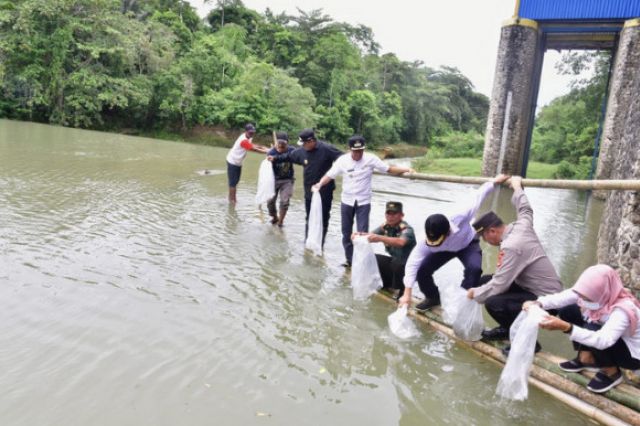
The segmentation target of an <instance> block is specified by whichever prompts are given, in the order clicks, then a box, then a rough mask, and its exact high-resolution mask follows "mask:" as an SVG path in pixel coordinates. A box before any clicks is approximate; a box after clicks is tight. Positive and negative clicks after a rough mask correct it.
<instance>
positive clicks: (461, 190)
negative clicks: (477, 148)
mask: <svg viewBox="0 0 640 426" xmlns="http://www.w3.org/2000/svg"><path fill="white" fill-rule="evenodd" d="M225 155H226V149H221V148H210V147H205V146H197V145H189V144H185V143H176V142H167V141H159V140H152V139H144V138H135V137H127V136H121V135H115V134H109V133H100V132H89V131H81V130H72V129H66V128H61V127H53V126H46V125H40V124H31V123H19V122H12V121H6V120H0V329H1V332H0V370H1V371H2V375H0V388H2V389H3V396H2V398H0V424H4V425H176V424H183V425H247V424H250V425H299V424H317V425H325V424H331V425H360V424H361V425H372V424H373V425H393V424H400V425H414V424H415V425H423V424H451V425H461V424H464V425H512V424H551V423H562V424H564V425H574V424H575V425H584V424H586V423H588V422H589V420H587V419H586V418H585V417H584V416H582V415H580V414H578V413H576V412H574V411H573V410H571V409H570V408H568V407H567V406H565V405H564V404H562V403H560V402H558V401H556V400H555V399H553V398H551V397H549V396H547V395H546V394H544V393H542V392H540V391H538V390H537V389H535V388H531V389H530V397H529V399H528V400H527V401H525V402H520V403H514V402H507V401H501V400H500V399H498V398H496V397H495V396H494V392H495V387H496V384H497V382H498V378H499V375H500V372H501V369H500V367H499V366H496V365H494V364H492V363H490V362H488V361H486V360H483V359H481V358H479V357H477V356H476V355H474V354H473V353H471V352H470V351H469V350H467V349H466V348H465V347H463V346H461V345H458V344H456V342H455V341H453V340H451V339H449V338H447V337H446V336H443V335H441V334H438V333H436V332H434V331H433V330H431V329H428V328H424V327H421V328H420V330H421V336H420V337H419V338H416V339H412V340H409V341H401V340H399V339H397V338H395V337H394V336H393V335H391V334H390V332H389V330H388V327H387V322H386V318H387V315H389V314H390V313H391V312H392V310H393V307H392V306H391V305H390V304H388V303H386V302H384V301H381V300H378V299H375V298H374V299H372V300H369V301H367V302H356V301H354V300H353V298H352V294H351V289H350V288H349V276H348V274H346V273H345V271H344V270H343V268H342V267H340V266H339V265H340V263H341V262H342V261H343V255H342V247H341V245H340V236H339V233H340V231H339V204H338V203H337V202H335V203H334V208H333V212H332V222H331V227H330V231H329V235H328V239H327V244H326V247H325V249H326V252H325V256H324V257H323V258H316V257H313V256H311V255H309V254H307V253H305V252H304V250H303V232H304V207H303V202H302V190H301V187H300V184H301V182H300V181H301V175H302V174H301V170H300V169H299V168H297V169H296V173H297V175H298V176H299V178H300V179H299V181H298V182H297V184H296V190H295V196H294V199H293V201H292V207H291V211H290V213H289V216H288V217H287V220H286V223H285V227H284V228H282V229H278V228H277V227H273V226H272V225H269V224H268V223H267V217H266V216H265V214H264V213H260V212H259V211H258V209H257V208H256V206H255V205H254V202H253V198H254V195H255V187H256V175H257V169H258V165H259V162H260V161H261V159H262V157H261V156H260V155H258V154H249V155H248V158H247V160H246V162H245V166H244V168H243V176H242V180H241V183H240V186H239V191H238V197H239V202H238V206H237V207H236V208H235V209H232V208H229V206H228V205H227V202H226V175H225V173H224V170H225ZM203 169H209V170H213V173H211V174H209V175H206V176H203V175H200V174H198V173H197V171H199V170H203ZM374 187H375V188H376V189H379V190H382V191H394V192H402V193H405V194H417V195H420V196H421V197H425V198H415V197H411V196H399V195H393V196H391V195H389V194H384V193H375V194H374V197H373V202H372V212H371V223H372V225H377V224H378V223H379V222H381V220H382V218H383V209H384V203H385V202H386V201H387V200H389V199H390V198H393V199H395V200H399V201H402V202H403V203H404V204H405V210H406V211H407V215H406V219H407V220H408V222H409V223H410V224H412V225H413V226H415V227H416V229H417V233H418V239H419V240H422V234H423V233H422V232H421V231H420V229H421V228H422V223H423V221H424V218H425V217H426V215H428V214H430V213H433V212H442V213H445V214H449V213H454V212H455V211H457V208H459V206H460V204H459V203H460V202H461V200H465V199H468V198H469V197H470V194H473V191H474V189H475V187H474V186H469V185H455V184H444V183H442V184H440V183H426V182H417V181H416V182H414V181H407V180H399V179H394V178H389V177H384V176H376V177H374ZM527 193H528V194H529V197H530V200H531V203H532V205H533V208H534V211H535V225H536V228H537V230H538V233H539V235H540V237H541V239H542V241H543V242H544V245H545V248H546V250H547V252H548V254H549V256H550V258H551V260H552V261H553V263H554V265H555V266H556V267H557V269H558V271H559V273H560V275H561V277H562V279H563V281H564V282H565V283H567V285H568V284H570V283H571V282H572V281H573V280H574V279H575V278H576V277H577V276H578V275H579V273H580V271H581V270H582V269H584V268H585V267H586V266H588V265H590V264H593V263H594V262H595V253H594V248H595V241H596V236H597V225H598V222H599V219H600V215H601V209H602V205H601V204H598V203H596V202H594V201H590V200H589V199H588V197H586V195H585V194H584V193H579V192H574V191H564V190H563V191H561V190H539V189H527ZM509 196H510V191H508V190H506V189H505V190H501V191H500V194H499V196H498V197H497V198H496V199H495V201H494V200H489V202H488V205H492V204H493V205H494V206H495V207H496V208H497V210H498V212H499V213H500V214H502V215H503V216H505V218H506V219H508V220H511V219H513V217H514V216H515V215H514V212H513V210H512V208H511V207H510V204H509ZM338 197H339V190H338V191H337V192H336V198H338ZM486 253H487V255H486V256H485V259H484V263H485V265H484V266H485V269H487V270H492V269H493V268H492V265H493V264H495V260H496V257H495V250H494V249H491V250H488V251H487V252H486ZM461 275H462V268H461V266H460V265H459V264H458V263H457V261H452V262H450V264H448V265H447V266H446V267H445V268H443V269H442V270H441V271H439V272H438V274H437V280H438V282H443V283H445V282H456V281H457V280H459V279H460V277H461ZM489 325H490V324H489ZM565 339H566V336H564V335H561V334H556V335H551V334H548V335H547V334H545V335H543V336H542V337H541V340H542V342H543V346H545V349H549V350H553V351H554V352H556V353H559V354H563V355H568V354H570V350H569V346H568V344H567V342H566V341H565Z"/></svg>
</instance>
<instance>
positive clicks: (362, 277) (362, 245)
mask: <svg viewBox="0 0 640 426" xmlns="http://www.w3.org/2000/svg"><path fill="white" fill-rule="evenodd" d="M352 264H353V265H352V267H351V287H353V298H354V299H356V300H364V299H366V298H368V297H369V296H371V295H372V294H373V293H375V292H376V291H377V290H378V289H379V288H380V287H382V278H381V277H380V270H379V269H378V262H377V261H376V255H375V254H374V253H373V248H372V247H371V243H369V240H368V239H367V237H366V236H364V235H362V236H357V237H355V238H354V239H353V262H352Z"/></svg>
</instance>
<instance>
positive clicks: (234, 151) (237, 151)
mask: <svg viewBox="0 0 640 426" xmlns="http://www.w3.org/2000/svg"><path fill="white" fill-rule="evenodd" d="M245 139H246V140H248V141H249V142H251V141H252V139H253V138H248V137H247V135H246V134H244V133H241V134H240V136H238V139H236V141H235V142H234V143H233V146H232V147H231V149H230V150H229V153H228V154H227V163H229V164H233V165H234V166H238V167H240V166H242V162H243V161H244V157H246V156H247V150H246V149H244V148H243V147H241V146H240V144H241V143H242V141H243V140H245Z"/></svg>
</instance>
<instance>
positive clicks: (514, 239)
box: [467, 176, 562, 340]
mask: <svg viewBox="0 0 640 426" xmlns="http://www.w3.org/2000/svg"><path fill="white" fill-rule="evenodd" d="M511 187H512V188H513V197H512V198H511V202H512V204H513V205H514V206H515V208H516V210H517V211H518V218H517V220H516V221H515V222H513V223H511V224H509V225H505V224H504V223H503V222H502V220H501V219H500V218H499V217H498V215H496V214H495V213H494V212H489V213H486V214H485V215H483V216H481V217H480V218H478V220H476V221H475V222H474V223H473V227H474V228H475V230H476V232H477V233H478V235H480V236H481V237H482V239H484V240H485V241H486V242H487V243H489V244H491V245H493V246H500V252H499V253H498V264H497V267H496V272H495V273H494V275H493V276H483V277H482V280H481V281H485V282H486V283H485V284H483V285H481V286H480V287H477V288H471V289H469V290H468V292H467V297H469V298H470V299H474V300H475V301H477V302H478V303H484V304H485V306H486V308H487V312H489V314H490V315H491V316H492V317H493V319H495V320H496V322H497V323H498V324H499V325H498V327H496V328H494V329H492V330H487V331H484V332H483V333H482V336H483V337H484V338H485V339H487V340H501V339H508V338H509V327H511V324H512V323H513V321H515V319H516V317H517V316H518V314H519V313H520V311H521V310H522V304H523V303H524V302H526V301H527V300H535V299H537V298H538V296H544V295H547V294H553V293H558V292H560V291H561V290H562V283H561V282H560V278H558V274H556V271H555V269H554V267H553V265H552V264H551V261H550V260H549V258H548V257H547V255H546V253H545V251H544V248H543V247H542V244H540V240H539V239H538V236H537V235H536V232H535V230H534V229H533V209H532V208H531V205H530V204H529V200H528V199H527V196H526V195H525V193H524V191H523V190H522V178H521V177H520V176H513V177H512V178H511Z"/></svg>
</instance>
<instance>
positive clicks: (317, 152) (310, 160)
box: [267, 129, 342, 245]
mask: <svg viewBox="0 0 640 426" xmlns="http://www.w3.org/2000/svg"><path fill="white" fill-rule="evenodd" d="M299 138H300V139H298V145H300V146H301V148H296V149H294V150H293V151H291V152H289V153H284V154H278V155H273V156H271V155H270V156H269V157H267V159H268V160H270V161H273V162H275V163H279V162H283V161H290V162H292V163H295V164H300V165H302V167H303V168H304V172H303V177H302V183H303V186H304V204H305V210H306V212H307V215H306V217H305V221H306V226H305V237H306V235H307V231H308V225H309V211H310V210H311V186H312V185H313V184H314V183H316V182H317V181H318V180H320V178H322V176H324V174H325V173H326V172H327V171H328V170H329V169H330V168H331V165H332V164H333V162H334V161H335V160H336V159H337V158H338V157H340V156H341V155H342V151H340V150H339V149H337V148H336V147H334V146H333V145H331V144H328V143H327V142H325V141H321V140H317V139H316V135H315V132H314V131H313V130H312V129H304V130H303V131H301V132H300V134H299ZM335 188H336V186H335V185H334V184H333V183H330V184H329V185H326V186H325V187H324V188H322V189H321V190H320V197H321V199H322V244H323V245H324V240H325V237H326V235H327V230H328V229H329V217H330V213H331V203H332V202H333V191H334V189H335Z"/></svg>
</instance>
